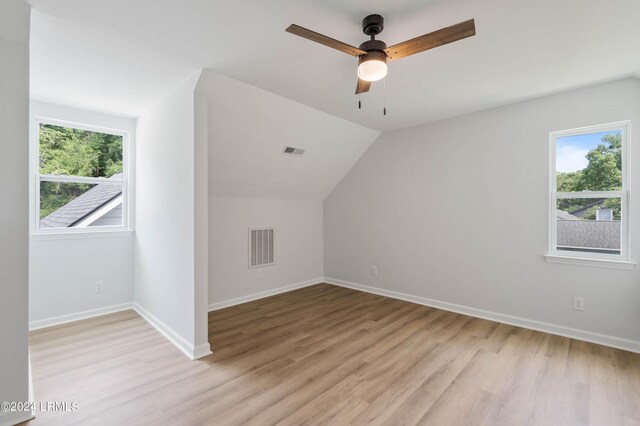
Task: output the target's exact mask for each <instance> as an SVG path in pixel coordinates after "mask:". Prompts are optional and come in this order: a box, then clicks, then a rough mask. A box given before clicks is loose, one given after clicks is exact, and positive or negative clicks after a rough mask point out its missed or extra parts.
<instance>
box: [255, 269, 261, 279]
mask: <svg viewBox="0 0 640 426" xmlns="http://www.w3.org/2000/svg"><path fill="white" fill-rule="evenodd" d="M256 278H262V269H256Z"/></svg>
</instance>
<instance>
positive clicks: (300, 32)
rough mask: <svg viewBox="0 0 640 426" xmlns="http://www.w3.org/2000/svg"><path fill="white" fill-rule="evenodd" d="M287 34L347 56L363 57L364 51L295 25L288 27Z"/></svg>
mask: <svg viewBox="0 0 640 426" xmlns="http://www.w3.org/2000/svg"><path fill="white" fill-rule="evenodd" d="M286 31H287V32H288V33H291V34H295V35H297V36H300V37H303V38H306V39H307V40H311V41H315V42H316V43H320V44H324V45H325V46H329V47H332V48H334V49H336V50H339V51H341V52H344V53H346V54H348V55H352V56H360V55H364V54H365V53H367V52H365V51H364V50H360V49H358V48H357V47H353V46H351V45H349V44H347V43H343V42H341V41H338V40H335V39H333V38H331V37H327V36H326V35H322V34H320V33H317V32H315V31H311V30H308V29H306V28H303V27H301V26H298V25H296V24H291V25H289V28H287V30H286Z"/></svg>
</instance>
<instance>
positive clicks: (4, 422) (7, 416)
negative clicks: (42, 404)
mask: <svg viewBox="0 0 640 426" xmlns="http://www.w3.org/2000/svg"><path fill="white" fill-rule="evenodd" d="M33 418H35V416H34V415H33V413H32V412H31V411H0V426H14V425H17V424H19V423H22V422H26V421H27V420H31V419H33Z"/></svg>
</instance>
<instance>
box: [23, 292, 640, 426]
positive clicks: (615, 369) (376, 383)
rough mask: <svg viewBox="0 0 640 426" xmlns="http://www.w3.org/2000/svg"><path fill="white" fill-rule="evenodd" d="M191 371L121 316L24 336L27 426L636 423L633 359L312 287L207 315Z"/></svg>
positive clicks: (639, 367)
mask: <svg viewBox="0 0 640 426" xmlns="http://www.w3.org/2000/svg"><path fill="white" fill-rule="evenodd" d="M209 336H210V339H209V340H210V342H211V346H212V349H213V352H214V354H213V355H211V356H208V357H206V358H204V359H202V360H199V361H189V360H187V359H186V358H185V356H184V355H183V354H182V353H181V352H180V351H178V350H177V349H176V348H175V347H173V346H172V345H171V344H170V343H169V342H167V341H166V340H165V339H164V337H162V336H161V335H160V334H158V333H157V332H156V331H155V330H154V329H153V328H151V326H149V325H148V324H147V323H146V322H145V321H144V320H143V319H141V318H140V317H139V316H137V315H136V314H135V313H133V312H132V311H127V312H122V313H118V314H112V315H107V316H103V317H99V318H94V319H90V320H85V321H80V322H77V323H73V324H69V325H63V326H59V327H53V328H49V329H45V330H41V331H35V332H32V333H31V359H32V363H33V380H34V389H35V399H36V401H68V402H71V401H77V402H78V404H79V411H78V412H75V413H57V412H44V413H37V418H36V420H34V421H31V422H29V424H30V425H31V424H33V425H40V424H80V425H86V424H108V425H113V426H115V425H125V424H126V425H129V424H148V425H161V424H168V425H204V424H211V425H225V424H233V425H240V424H242V425H270V424H276V423H280V424H286V425H300V424H341V425H343V424H389V425H404V424H428V425H525V424H526V425H529V424H531V425H564V424H581V425H582V424H593V425H606V426H610V425H640V355H637V354H633V353H630V352H625V351H621V350H616V349H611V348H608V347H604V346H599V345H594V344H590V343H585V342H581V341H577V340H572V339H568V338H564V337H558V336H553V335H550V334H545V333H539V332H535V331H531V330H526V329H522V328H518V327H513V326H509V325H504V324H499V323H496V322H492V321H485V320H481V319H476V318H472V317H468V316H464V315H458V314H454V313H450V312H446V311H442V310H438V309H433V308H428V307H424V306H421V305H415V304H412V303H408V302H403V301H398V300H394V299H389V298H385V297H382V296H376V295H371V294H367V293H362V292H357V291H353V290H349V289H344V288H340V287H335V286H331V285H328V284H319V285H316V286H311V287H307V288H304V289H300V290H296V291H292V292H289V293H285V294H281V295H278V296H273V297H270V298H267V299H262V300H258V301H255V302H251V303H247V304H244V305H240V306H236V307H231V308H227V309H223V310H219V311H216V312H212V313H210V314H209Z"/></svg>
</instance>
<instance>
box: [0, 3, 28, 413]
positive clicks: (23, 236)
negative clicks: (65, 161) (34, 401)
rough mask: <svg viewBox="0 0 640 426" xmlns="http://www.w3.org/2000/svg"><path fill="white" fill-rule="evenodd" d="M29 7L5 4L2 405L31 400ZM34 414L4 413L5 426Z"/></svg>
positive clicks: (1, 49)
mask: <svg viewBox="0 0 640 426" xmlns="http://www.w3.org/2000/svg"><path fill="white" fill-rule="evenodd" d="M29 13H30V11H29V6H28V5H27V4H26V3H23V2H22V1H19V0H8V1H3V2H0V128H1V129H2V141H1V142H0V145H1V146H2V156H1V157H0V161H1V162H2V165H1V167H0V179H1V181H2V182H3V183H4V184H3V186H2V204H3V206H2V208H0V401H16V402H18V401H28V400H29V355H28V354H29V352H28V341H27V323H28V312H29V308H28V303H29V302H28V232H29V230H28V226H29V225H28V217H29V201H28V194H29V187H28V164H29V163H28V155H29V151H28V149H29V143H28V140H29ZM30 416H31V413H30V412H28V413H12V412H8V413H7V412H0V425H5V424H15V423H18V422H20V421H23V420H26V419H28V418H29V417H30Z"/></svg>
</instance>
